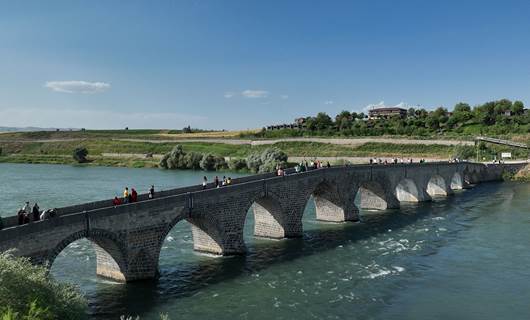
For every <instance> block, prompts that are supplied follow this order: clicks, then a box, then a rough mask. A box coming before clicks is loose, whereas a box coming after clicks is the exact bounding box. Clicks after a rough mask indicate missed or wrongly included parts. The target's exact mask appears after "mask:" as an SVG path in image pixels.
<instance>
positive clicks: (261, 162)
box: [247, 148, 287, 173]
mask: <svg viewBox="0 0 530 320" xmlns="http://www.w3.org/2000/svg"><path fill="white" fill-rule="evenodd" d="M286 164H287V155H286V154H285V153H284V152H283V151H281V150H280V149H278V148H268V149H265V150H264V151H263V152H262V153H253V154H251V155H249V156H248V157H247V167H248V169H249V170H250V171H252V172H261V173H263V172H274V171H275V170H276V167H277V166H282V167H285V165H286Z"/></svg>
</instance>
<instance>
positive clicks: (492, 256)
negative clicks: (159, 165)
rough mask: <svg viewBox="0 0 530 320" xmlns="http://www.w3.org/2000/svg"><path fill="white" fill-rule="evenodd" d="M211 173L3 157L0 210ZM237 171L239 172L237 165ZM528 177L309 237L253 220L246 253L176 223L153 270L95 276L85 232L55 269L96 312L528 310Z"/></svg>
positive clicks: (492, 313) (336, 314)
mask: <svg viewBox="0 0 530 320" xmlns="http://www.w3.org/2000/svg"><path fill="white" fill-rule="evenodd" d="M202 175H203V173H202V172H191V171H187V172H182V171H181V172H167V171H160V170H154V169H119V168H77V167H69V166H40V165H10V164H0V181H1V184H0V195H1V201H0V212H2V213H3V214H4V215H5V214H6V213H11V212H13V211H15V210H16V208H17V207H18V206H20V204H21V203H22V202H23V201H24V200H25V199H28V198H29V200H31V201H33V200H38V201H39V202H40V203H42V205H41V207H46V206H60V205H66V204H71V203H78V202H83V201H90V200H97V199H101V198H108V197H110V196H113V195H114V194H118V193H119V192H120V191H121V189H122V187H123V186H124V185H125V184H127V185H129V186H137V187H138V189H139V190H145V189H146V188H147V186H148V185H150V184H151V183H154V184H155V185H156V186H157V187H158V188H159V189H161V188H164V189H167V188H169V187H174V186H178V185H189V184H195V183H199V182H200V181H201V179H202ZM231 175H232V176H236V175H234V174H231ZM529 195H530V184H522V183H488V184H482V185H480V186H477V187H476V188H474V189H471V190H465V191H461V192H458V193H457V194H456V195H454V196H451V197H449V198H442V199H435V201H433V202H430V203H423V204H420V205H408V206H403V208H401V209H400V210H389V211H384V212H368V211H363V212H362V215H363V222H362V223H357V224H353V223H344V224H328V223H321V222H316V221H315V212H314V206H313V203H312V201H310V202H309V203H308V206H307V208H306V213H305V215H304V231H305V232H304V237H303V238H301V239H293V240H283V241H267V240H259V239H254V238H253V237H252V225H253V221H252V215H251V214H249V215H248V218H247V223H246V226H245V241H246V243H247V246H248V254H247V255H246V256H240V257H229V258H217V257H210V256H204V255H199V254H196V253H194V252H193V250H192V240H191V230H190V226H189V225H188V224H187V223H186V222H181V223H179V224H178V225H177V226H175V228H174V229H173V230H172V231H171V232H170V234H169V235H168V237H167V239H166V241H165V243H164V247H163V249H162V253H161V257H160V273H161V275H160V278H159V279H157V280H156V281H148V282H140V283H132V284H127V285H123V284H117V283H113V282H109V281H106V280H102V279H100V278H97V277H96V276H95V268H96V265H95V255H94V252H93V250H92V248H91V245H90V243H89V242H88V241H87V240H79V241H77V242H75V243H73V244H71V245H70V246H69V247H68V248H67V249H65V251H64V252H63V253H62V254H61V255H60V256H59V257H58V259H57V260H56V261H55V263H54V266H53V268H52V274H53V275H54V276H55V277H56V278H58V279H60V280H61V281H70V282H73V283H75V284H78V285H79V286H80V287H81V289H82V290H83V291H84V292H85V293H86V295H87V297H88V299H89V302H90V313H91V315H92V316H93V317H94V318H98V319H118V318H119V315H121V314H133V315H140V316H141V318H142V319H159V316H158V315H159V314H160V313H167V314H169V315H170V317H171V318H172V319H230V320H232V319H500V318H503V319H527V318H529V317H530V308H528V301H530V271H529V267H530V254H529V253H528V252H529V245H530V210H529V209H530V200H529Z"/></svg>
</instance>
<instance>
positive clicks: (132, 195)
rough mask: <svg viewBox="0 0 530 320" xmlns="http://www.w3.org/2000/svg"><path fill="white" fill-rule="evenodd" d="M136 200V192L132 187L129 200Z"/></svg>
mask: <svg viewBox="0 0 530 320" xmlns="http://www.w3.org/2000/svg"><path fill="white" fill-rule="evenodd" d="M136 201H138V192H136V190H135V189H134V188H132V189H131V202H136Z"/></svg>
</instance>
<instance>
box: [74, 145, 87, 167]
mask: <svg viewBox="0 0 530 320" xmlns="http://www.w3.org/2000/svg"><path fill="white" fill-rule="evenodd" d="M87 155H88V150H87V149H86V148H85V147H77V148H75V149H74V153H73V157H74V160H75V161H77V162H78V163H84V162H86V161H87V159H86V156H87Z"/></svg>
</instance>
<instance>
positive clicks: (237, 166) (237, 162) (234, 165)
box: [228, 159, 247, 171]
mask: <svg viewBox="0 0 530 320" xmlns="http://www.w3.org/2000/svg"><path fill="white" fill-rule="evenodd" d="M228 168H230V170H236V171H239V170H243V169H246V168H247V162H246V161H245V159H230V161H228Z"/></svg>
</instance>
